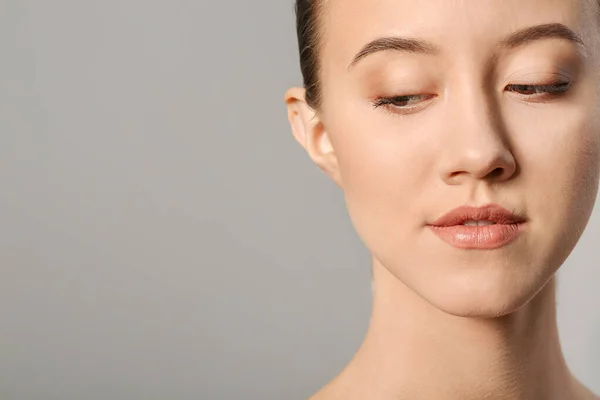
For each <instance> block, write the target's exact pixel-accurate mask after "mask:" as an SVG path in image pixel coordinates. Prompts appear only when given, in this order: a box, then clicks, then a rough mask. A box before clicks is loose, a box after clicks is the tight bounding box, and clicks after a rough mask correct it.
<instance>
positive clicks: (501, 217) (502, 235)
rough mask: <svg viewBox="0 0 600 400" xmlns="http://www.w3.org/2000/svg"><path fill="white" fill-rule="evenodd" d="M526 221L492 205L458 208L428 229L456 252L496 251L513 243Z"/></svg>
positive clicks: (431, 224) (430, 225)
mask: <svg viewBox="0 0 600 400" xmlns="http://www.w3.org/2000/svg"><path fill="white" fill-rule="evenodd" d="M525 222H526V219H525V218H523V217H520V216H517V215H515V214H513V213H511V212H510V211H508V210H506V209H505V208H503V207H501V206H498V205H495V204H492V205H488V206H485V207H480V208H475V207H459V208H456V209H454V210H452V211H450V212H449V213H447V214H445V215H443V216H442V217H440V218H439V219H437V220H435V221H434V222H432V223H430V224H429V225H428V226H429V228H431V230H432V231H433V232H434V233H435V234H436V235H437V236H438V237H439V238H440V239H442V240H443V241H444V242H446V243H448V244H450V245H452V246H454V247H456V248H459V249H481V250H490V249H497V248H500V247H503V246H505V245H507V244H508V243H510V242H512V241H513V240H515V239H516V238H517V237H518V236H519V235H520V234H521V233H522V232H523V230H524V228H523V227H524V225H525V224H524V223H525Z"/></svg>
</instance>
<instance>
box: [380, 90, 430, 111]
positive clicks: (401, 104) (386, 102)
mask: <svg viewBox="0 0 600 400" xmlns="http://www.w3.org/2000/svg"><path fill="white" fill-rule="evenodd" d="M433 97H435V96H433V95H429V94H411V95H406V96H392V97H380V98H377V99H375V100H374V101H373V107H374V108H379V107H384V108H388V109H394V110H397V111H403V112H404V111H410V110H413V109H415V108H417V107H415V106H414V104H419V103H421V102H423V101H424V100H428V99H430V98H433Z"/></svg>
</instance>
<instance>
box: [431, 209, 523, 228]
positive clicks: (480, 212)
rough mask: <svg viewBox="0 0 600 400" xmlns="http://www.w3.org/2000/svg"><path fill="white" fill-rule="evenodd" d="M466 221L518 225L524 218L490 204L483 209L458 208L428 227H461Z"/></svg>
mask: <svg viewBox="0 0 600 400" xmlns="http://www.w3.org/2000/svg"><path fill="white" fill-rule="evenodd" d="M468 221H491V222H493V223H495V224H504V225H508V224H519V223H522V222H525V218H522V217H519V216H517V215H515V214H513V213H511V212H510V211H508V210H507V209H505V208H503V207H501V206H499V205H496V204H490V205H488V206H485V207H479V208H477V207H468V206H464V207H459V208H456V209H454V210H452V211H450V212H449V213H447V214H444V215H443V216H441V217H440V218H438V219H437V220H435V221H433V222H432V223H430V224H429V225H432V226H440V227H443V226H455V225H463V224H464V223H465V222H468Z"/></svg>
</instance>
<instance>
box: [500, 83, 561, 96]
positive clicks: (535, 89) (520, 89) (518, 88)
mask: <svg viewBox="0 0 600 400" xmlns="http://www.w3.org/2000/svg"><path fill="white" fill-rule="evenodd" d="M570 87H571V82H557V83H551V84H548V85H521V84H513V85H508V86H506V90H508V91H509V92H517V93H520V94H523V95H526V96H533V95H540V94H542V95H543V94H546V95H550V96H553V95H554V96H556V95H560V94H562V93H565V92H566V91H568V90H569V88H570Z"/></svg>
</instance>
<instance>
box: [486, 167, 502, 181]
mask: <svg viewBox="0 0 600 400" xmlns="http://www.w3.org/2000/svg"><path fill="white" fill-rule="evenodd" d="M503 173H504V168H500V167H498V168H496V169H495V170H493V171H492V172H490V174H489V177H490V178H491V179H495V178H497V177H499V176H502V174H503Z"/></svg>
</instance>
